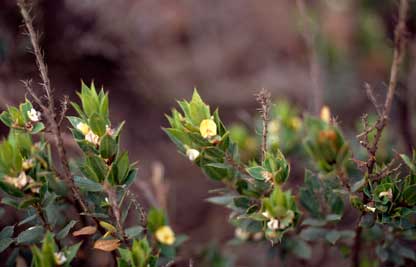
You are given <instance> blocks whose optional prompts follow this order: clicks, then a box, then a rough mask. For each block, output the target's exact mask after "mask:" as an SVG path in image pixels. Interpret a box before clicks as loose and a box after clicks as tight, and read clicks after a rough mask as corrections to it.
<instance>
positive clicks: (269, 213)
mask: <svg viewBox="0 0 416 267" xmlns="http://www.w3.org/2000/svg"><path fill="white" fill-rule="evenodd" d="M277 105H279V104H277ZM281 105H282V106H281V107H280V108H274V110H278V111H279V112H277V113H274V114H272V115H271V118H270V119H269V121H266V120H263V121H262V120H261V119H260V120H259V123H260V124H261V123H263V124H267V126H268V127H269V131H268V132H266V134H267V136H266V137H267V138H266V142H267V146H266V147H267V149H268V151H264V152H262V151H261V149H260V142H261V139H262V138H261V137H259V138H256V137H255V136H252V135H250V133H249V130H248V129H247V128H245V127H242V126H237V125H234V126H233V128H232V130H231V132H230V131H229V130H227V128H226V127H225V125H224V124H223V123H222V121H221V119H220V116H219V112H218V110H215V112H213V113H211V112H210V110H211V108H210V107H209V106H208V105H207V104H205V103H204V102H203V101H202V99H201V97H200V96H199V94H198V92H197V91H196V90H195V91H194V93H193V96H192V99H191V101H189V102H188V101H179V106H180V108H181V112H180V111H178V110H176V109H173V110H172V113H171V115H168V116H167V118H168V121H169V124H170V127H169V128H165V129H164V130H165V132H166V133H167V135H168V136H169V137H170V139H171V140H172V141H173V142H174V143H175V145H176V146H177V148H178V150H179V152H180V153H181V154H183V155H185V156H187V157H188V158H189V160H190V161H192V162H193V163H195V164H196V165H197V166H199V167H200V168H201V169H202V171H203V172H204V173H205V174H206V175H207V176H208V177H209V178H211V179H213V180H215V181H218V182H221V183H223V184H224V186H225V188H223V189H219V190H215V192H217V193H218V194H220V195H219V196H214V197H211V198H209V199H208V201H209V202H211V203H215V204H219V205H222V206H225V207H227V208H229V209H231V214H230V223H231V224H232V225H233V226H234V227H235V228H236V239H235V241H233V243H235V244H239V243H241V242H260V241H262V240H268V241H270V242H271V243H272V244H276V243H279V244H280V245H279V247H278V249H277V250H276V252H277V251H280V252H279V255H281V256H282V257H283V255H286V254H292V255H294V256H295V257H298V258H300V259H309V258H310V257H311V256H312V253H311V251H312V246H313V245H314V244H316V243H318V242H320V240H322V241H324V242H325V243H326V244H328V245H332V246H336V247H337V248H338V249H339V250H340V252H341V253H342V254H344V255H351V254H352V253H353V251H352V249H353V247H351V242H352V241H354V240H356V239H357V238H359V239H358V240H361V237H360V236H358V237H357V232H356V230H355V229H351V230H350V229H345V228H343V227H342V226H341V223H342V219H343V216H344V212H345V210H346V209H349V207H352V208H355V209H357V210H359V212H362V215H361V217H360V218H361V219H360V224H359V226H358V227H359V228H362V229H363V231H364V232H365V234H366V235H367V236H370V237H372V238H373V237H374V235H375V234H374V227H378V229H379V231H388V233H389V234H388V235H385V236H384V237H383V238H380V239H379V240H377V245H376V246H372V248H373V249H374V250H375V251H374V254H376V255H377V256H378V258H379V261H381V262H394V263H396V264H398V265H402V264H403V263H404V262H406V261H408V260H414V252H412V250H411V249H410V248H409V247H408V246H406V245H405V244H406V242H409V241H408V240H410V239H412V238H414V236H415V233H416V232H415V221H414V220H415V218H416V217H415V211H416V207H415V202H416V200H415V196H416V193H415V192H416V190H415V189H416V187H415V179H416V178H415V177H416V176H415V171H416V167H415V166H416V165H415V164H416V156H413V158H412V159H411V158H409V157H407V156H406V155H401V157H402V159H403V161H404V162H405V163H406V165H407V169H408V170H409V174H406V171H405V170H403V171H404V172H401V171H399V169H398V168H393V167H392V166H393V164H392V163H391V162H389V158H385V160H384V161H381V162H380V161H379V162H378V163H376V167H375V170H374V172H372V173H371V174H369V173H367V172H365V171H362V170H361V167H362V162H361V161H360V160H357V159H353V161H354V162H356V163H357V164H356V165H355V166H354V165H352V164H351V157H352V154H353V153H352V151H351V146H350V145H349V143H348V142H347V141H346V140H345V138H344V135H343V134H342V132H341V129H340V128H339V126H338V125H337V124H336V122H335V120H334V119H333V118H331V114H330V111H329V109H328V108H327V107H324V108H323V109H322V112H321V117H320V118H318V117H313V116H310V115H304V116H303V119H302V118H301V117H300V116H299V115H297V113H295V112H291V109H290V105H287V104H285V103H283V104H281ZM289 114H290V115H289ZM294 119H295V120H296V125H299V126H297V127H291V125H293V124H291V123H289V124H288V123H287V121H289V122H291V121H293V120H294ZM207 121H209V127H208V128H209V129H208V130H209V133H210V134H208V135H207V134H206V132H207ZM285 121H286V122H285ZM277 122H278V123H279V127H280V125H285V124H286V126H283V131H282V130H280V129H279V127H276V126H274V125H273V124H274V123H277ZM257 125H258V124H257ZM274 127H275V128H277V130H276V129H275V128H274ZM256 129H257V132H259V131H260V130H259V129H261V127H259V126H256ZM285 131H286V132H287V131H291V132H290V134H287V133H286V134H285ZM263 135H264V132H263ZM374 139H375V137H374V135H373V136H372V137H369V140H374ZM250 140H258V141H255V146H254V149H252V148H253V147H248V146H247V144H248V143H249V142H252V141H250ZM276 140H278V142H276ZM294 140H296V141H294ZM302 140H303V141H302ZM293 142H294V143H293ZM296 143H298V144H301V143H303V146H302V145H298V144H296ZM280 144H290V148H294V147H296V149H289V148H288V147H286V148H285V151H287V153H288V154H290V155H296V156H297V157H300V158H301V160H303V161H308V159H309V162H310V163H311V165H310V166H311V167H312V168H313V169H314V171H310V170H306V171H305V178H304V181H303V184H302V185H301V187H300V188H299V190H298V192H297V193H296V194H292V193H291V191H290V190H285V189H283V188H287V187H288V184H287V181H288V178H289V176H290V165H289V163H288V161H287V160H286V159H285V156H284V155H283V153H282V152H281V151H280V150H279V148H280V147H284V146H282V145H280ZM245 148H246V149H247V150H249V151H242V150H244V149H245ZM253 151H255V152H256V153H259V154H260V155H261V157H260V156H257V155H255V154H253ZM245 152H246V153H245ZM240 153H241V154H243V155H244V156H245V160H244V161H243V160H241V156H240ZM262 153H263V154H262ZM248 155H251V156H252V157H251V158H248V157H247V156H248ZM260 158H263V159H264V160H260ZM300 207H302V208H300ZM301 211H303V212H301ZM393 233H394V235H393ZM391 235H393V236H394V238H393V239H391V238H392V237H391ZM389 236H390V237H389ZM389 238H390V239H389ZM393 240H394V241H393ZM359 242H361V241H359ZM362 242H364V246H367V245H370V244H371V242H374V240H373V241H371V242H368V244H367V241H366V240H362ZM393 247H395V248H400V249H396V250H395V249H394V248H393ZM362 260H363V262H364V261H366V260H369V259H368V258H363V259H362ZM363 264H364V263H363Z"/></svg>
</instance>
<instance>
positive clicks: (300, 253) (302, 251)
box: [292, 239, 312, 260]
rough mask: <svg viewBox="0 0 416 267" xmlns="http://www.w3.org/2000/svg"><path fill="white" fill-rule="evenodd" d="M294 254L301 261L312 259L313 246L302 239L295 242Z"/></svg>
mask: <svg viewBox="0 0 416 267" xmlns="http://www.w3.org/2000/svg"><path fill="white" fill-rule="evenodd" d="M292 252H293V254H295V255H296V256H297V257H298V258H300V259H305V260H308V259H310V258H311V257H312V249H311V246H310V245H308V243H306V242H305V241H303V240H302V239H297V240H295V244H294V246H293V248H292Z"/></svg>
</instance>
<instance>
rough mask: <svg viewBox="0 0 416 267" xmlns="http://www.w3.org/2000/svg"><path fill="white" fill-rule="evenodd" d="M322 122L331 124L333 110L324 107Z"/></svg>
mask: <svg viewBox="0 0 416 267" xmlns="http://www.w3.org/2000/svg"><path fill="white" fill-rule="evenodd" d="M321 120H323V121H324V122H327V123H329V122H330V121H331V110H330V109H329V107H328V106H323V107H322V109H321Z"/></svg>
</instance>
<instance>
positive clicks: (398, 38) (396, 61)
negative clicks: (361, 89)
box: [351, 0, 409, 267]
mask: <svg viewBox="0 0 416 267" xmlns="http://www.w3.org/2000/svg"><path fill="white" fill-rule="evenodd" d="M408 9H409V2H408V0H400V5H399V20H398V23H397V25H396V29H395V32H394V54H393V62H392V65H391V70H390V80H389V86H388V91H387V96H386V100H385V102H384V105H383V108H382V110H380V105H378V103H377V101H376V99H375V97H374V94H373V91H372V88H371V87H370V86H369V85H367V86H366V91H367V95H368V96H369V98H370V100H371V102H373V104H374V106H375V107H376V110H377V113H378V114H379V118H378V120H377V122H376V124H375V125H374V127H368V123H367V119H366V118H364V122H365V131H364V132H363V133H362V134H360V135H358V138H359V139H361V140H360V144H361V145H363V146H364V147H365V148H366V149H367V151H368V160H367V163H366V165H367V174H368V176H369V177H372V176H373V171H374V167H375V163H376V153H377V150H378V143H379V141H380V138H381V135H382V133H383V130H384V128H385V127H386V124H387V120H388V117H389V114H390V111H391V107H392V103H393V97H394V93H395V91H396V87H397V79H398V73H399V68H400V65H401V62H402V60H403V55H404V49H405V41H406V40H405V37H406V16H407V12H408ZM374 129H375V130H376V134H375V137H374V141H373V143H372V144H370V143H369V141H368V140H369V139H368V135H369V133H370V132H371V131H373V130H374ZM389 165H390V164H389ZM396 169H397V168H395V169H392V170H389V166H388V167H387V168H386V169H385V170H384V169H383V170H382V171H381V174H382V175H386V174H387V173H390V172H394V171H395V170H396ZM377 176H379V174H378V175H377ZM378 178H379V177H378ZM364 201H365V202H366V201H368V200H367V199H366V197H365V196H364ZM361 231H362V230H361V227H360V226H359V222H358V223H357V226H356V230H355V234H356V236H355V240H354V245H353V251H352V259H351V266H353V267H359V266H360V244H361Z"/></svg>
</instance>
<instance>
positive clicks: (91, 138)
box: [85, 131, 100, 145]
mask: <svg viewBox="0 0 416 267" xmlns="http://www.w3.org/2000/svg"><path fill="white" fill-rule="evenodd" d="M85 140H87V141H88V142H90V143H93V144H94V145H98V144H99V141H100V137H99V136H98V135H96V134H95V133H93V132H92V131H89V132H88V133H87V135H86V136H85Z"/></svg>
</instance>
